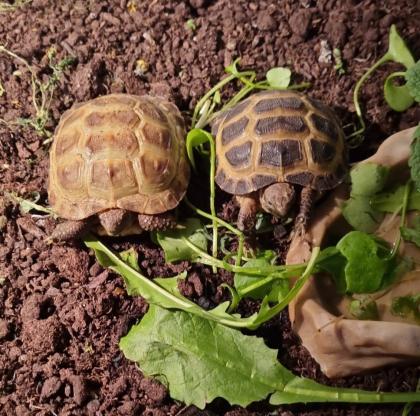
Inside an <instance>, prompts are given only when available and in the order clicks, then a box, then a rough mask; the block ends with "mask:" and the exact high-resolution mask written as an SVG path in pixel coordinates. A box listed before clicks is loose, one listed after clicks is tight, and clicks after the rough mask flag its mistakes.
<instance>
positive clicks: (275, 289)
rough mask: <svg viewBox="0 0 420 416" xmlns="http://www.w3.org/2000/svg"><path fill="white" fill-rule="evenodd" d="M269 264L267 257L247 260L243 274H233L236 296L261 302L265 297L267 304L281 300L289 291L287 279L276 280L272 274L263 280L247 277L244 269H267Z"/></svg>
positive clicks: (256, 277)
mask: <svg viewBox="0 0 420 416" xmlns="http://www.w3.org/2000/svg"><path fill="white" fill-rule="evenodd" d="M267 266H270V262H269V261H268V259H267V257H266V256H264V257H259V258H256V259H252V260H248V261H247V262H246V263H245V264H244V265H243V266H242V267H243V269H244V270H243V272H240V273H235V276H234V285H235V289H236V291H237V293H238V295H239V296H240V297H241V298H243V297H250V298H252V299H257V300H262V299H264V297H266V296H267V300H268V301H269V302H278V301H280V300H281V299H283V298H284V297H285V296H286V295H287V293H288V292H289V290H290V283H289V280H288V279H281V278H280V279H277V278H276V275H275V274H274V273H271V274H269V275H268V276H267V277H265V278H261V277H258V276H255V275H249V274H247V272H246V268H250V267H255V268H258V267H267Z"/></svg>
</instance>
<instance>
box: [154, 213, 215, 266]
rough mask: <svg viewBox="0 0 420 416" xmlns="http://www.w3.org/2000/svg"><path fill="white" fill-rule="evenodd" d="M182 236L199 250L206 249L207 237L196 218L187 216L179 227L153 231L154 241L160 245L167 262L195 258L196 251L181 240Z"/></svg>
mask: <svg viewBox="0 0 420 416" xmlns="http://www.w3.org/2000/svg"><path fill="white" fill-rule="evenodd" d="M183 237H184V238H187V239H188V240H189V241H190V242H191V243H193V244H194V245H195V246H196V247H198V248H200V249H201V250H204V251H207V238H206V236H205V234H204V231H203V225H202V224H201V221H200V220H199V219H198V218H187V220H186V221H185V223H181V224H179V228H175V229H173V230H167V231H157V232H156V233H155V238H156V241H157V242H158V244H159V245H160V246H161V247H162V249H163V251H164V253H165V261H166V262H167V263H172V262H174V261H180V260H193V259H195V258H197V253H196V252H194V251H193V250H191V248H190V247H188V246H187V245H186V244H185V243H184V242H183V240H182V238H183Z"/></svg>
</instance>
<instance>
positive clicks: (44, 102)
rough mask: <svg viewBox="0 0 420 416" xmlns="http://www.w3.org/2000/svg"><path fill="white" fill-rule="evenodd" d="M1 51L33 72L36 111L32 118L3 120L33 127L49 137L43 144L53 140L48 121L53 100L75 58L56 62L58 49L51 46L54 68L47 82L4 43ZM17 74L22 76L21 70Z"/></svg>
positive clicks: (47, 53)
mask: <svg viewBox="0 0 420 416" xmlns="http://www.w3.org/2000/svg"><path fill="white" fill-rule="evenodd" d="M1 53H4V54H6V55H8V56H10V57H11V58H13V59H14V60H16V61H17V62H19V63H20V64H21V65H23V66H24V67H25V68H26V69H27V70H28V71H29V73H30V74H31V88H32V105H33V107H34V113H35V116H33V117H31V118H17V119H16V120H14V121H7V122H5V121H4V120H2V122H3V123H4V124H6V125H8V126H9V127H10V126H22V127H30V128H33V129H34V130H35V131H36V133H37V134H38V135H40V136H41V137H46V138H47V139H46V140H45V141H44V142H43V144H47V143H49V142H51V137H52V133H51V131H50V130H49V128H48V123H50V121H51V118H50V107H51V102H52V99H53V96H54V92H55V89H56V88H57V85H58V83H59V81H60V78H61V76H62V74H63V72H64V71H65V70H66V69H67V68H68V67H69V66H70V65H71V64H72V63H73V62H74V58H72V57H66V58H64V59H62V60H61V61H59V62H55V57H56V53H57V51H56V49H55V48H54V47H50V48H49V49H48V50H47V52H46V56H47V58H48V60H49V67H50V69H51V70H52V74H51V75H50V76H49V77H48V79H47V81H46V82H42V81H41V80H40V79H39V78H38V76H37V74H36V71H35V69H34V68H33V67H32V66H30V65H29V64H28V62H27V61H26V60H25V59H23V58H21V57H20V56H18V55H16V54H15V53H14V52H12V51H10V50H8V49H6V48H5V47H4V46H3V45H0V54H1ZM15 76H21V73H20V71H19V72H17V71H15Z"/></svg>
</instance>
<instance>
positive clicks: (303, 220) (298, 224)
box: [295, 186, 317, 234]
mask: <svg viewBox="0 0 420 416" xmlns="http://www.w3.org/2000/svg"><path fill="white" fill-rule="evenodd" d="M316 196H317V191H315V190H314V189H312V188H310V187H309V186H307V187H305V188H303V189H302V192H301V194H300V208H299V214H298V215H297V217H296V220H295V231H296V232H297V233H299V234H303V233H305V231H306V227H307V226H308V222H309V219H310V216H311V209H312V205H313V203H314V201H315V198H316Z"/></svg>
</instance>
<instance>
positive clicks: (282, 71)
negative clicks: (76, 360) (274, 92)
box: [266, 67, 292, 88]
mask: <svg viewBox="0 0 420 416" xmlns="http://www.w3.org/2000/svg"><path fill="white" fill-rule="evenodd" d="M291 76H292V71H291V70H290V69H289V68H282V67H277V68H271V69H270V70H269V71H267V74H266V78H267V81H268V84H269V85H270V87H273V88H287V87H288V86H289V84H290V78H291Z"/></svg>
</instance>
